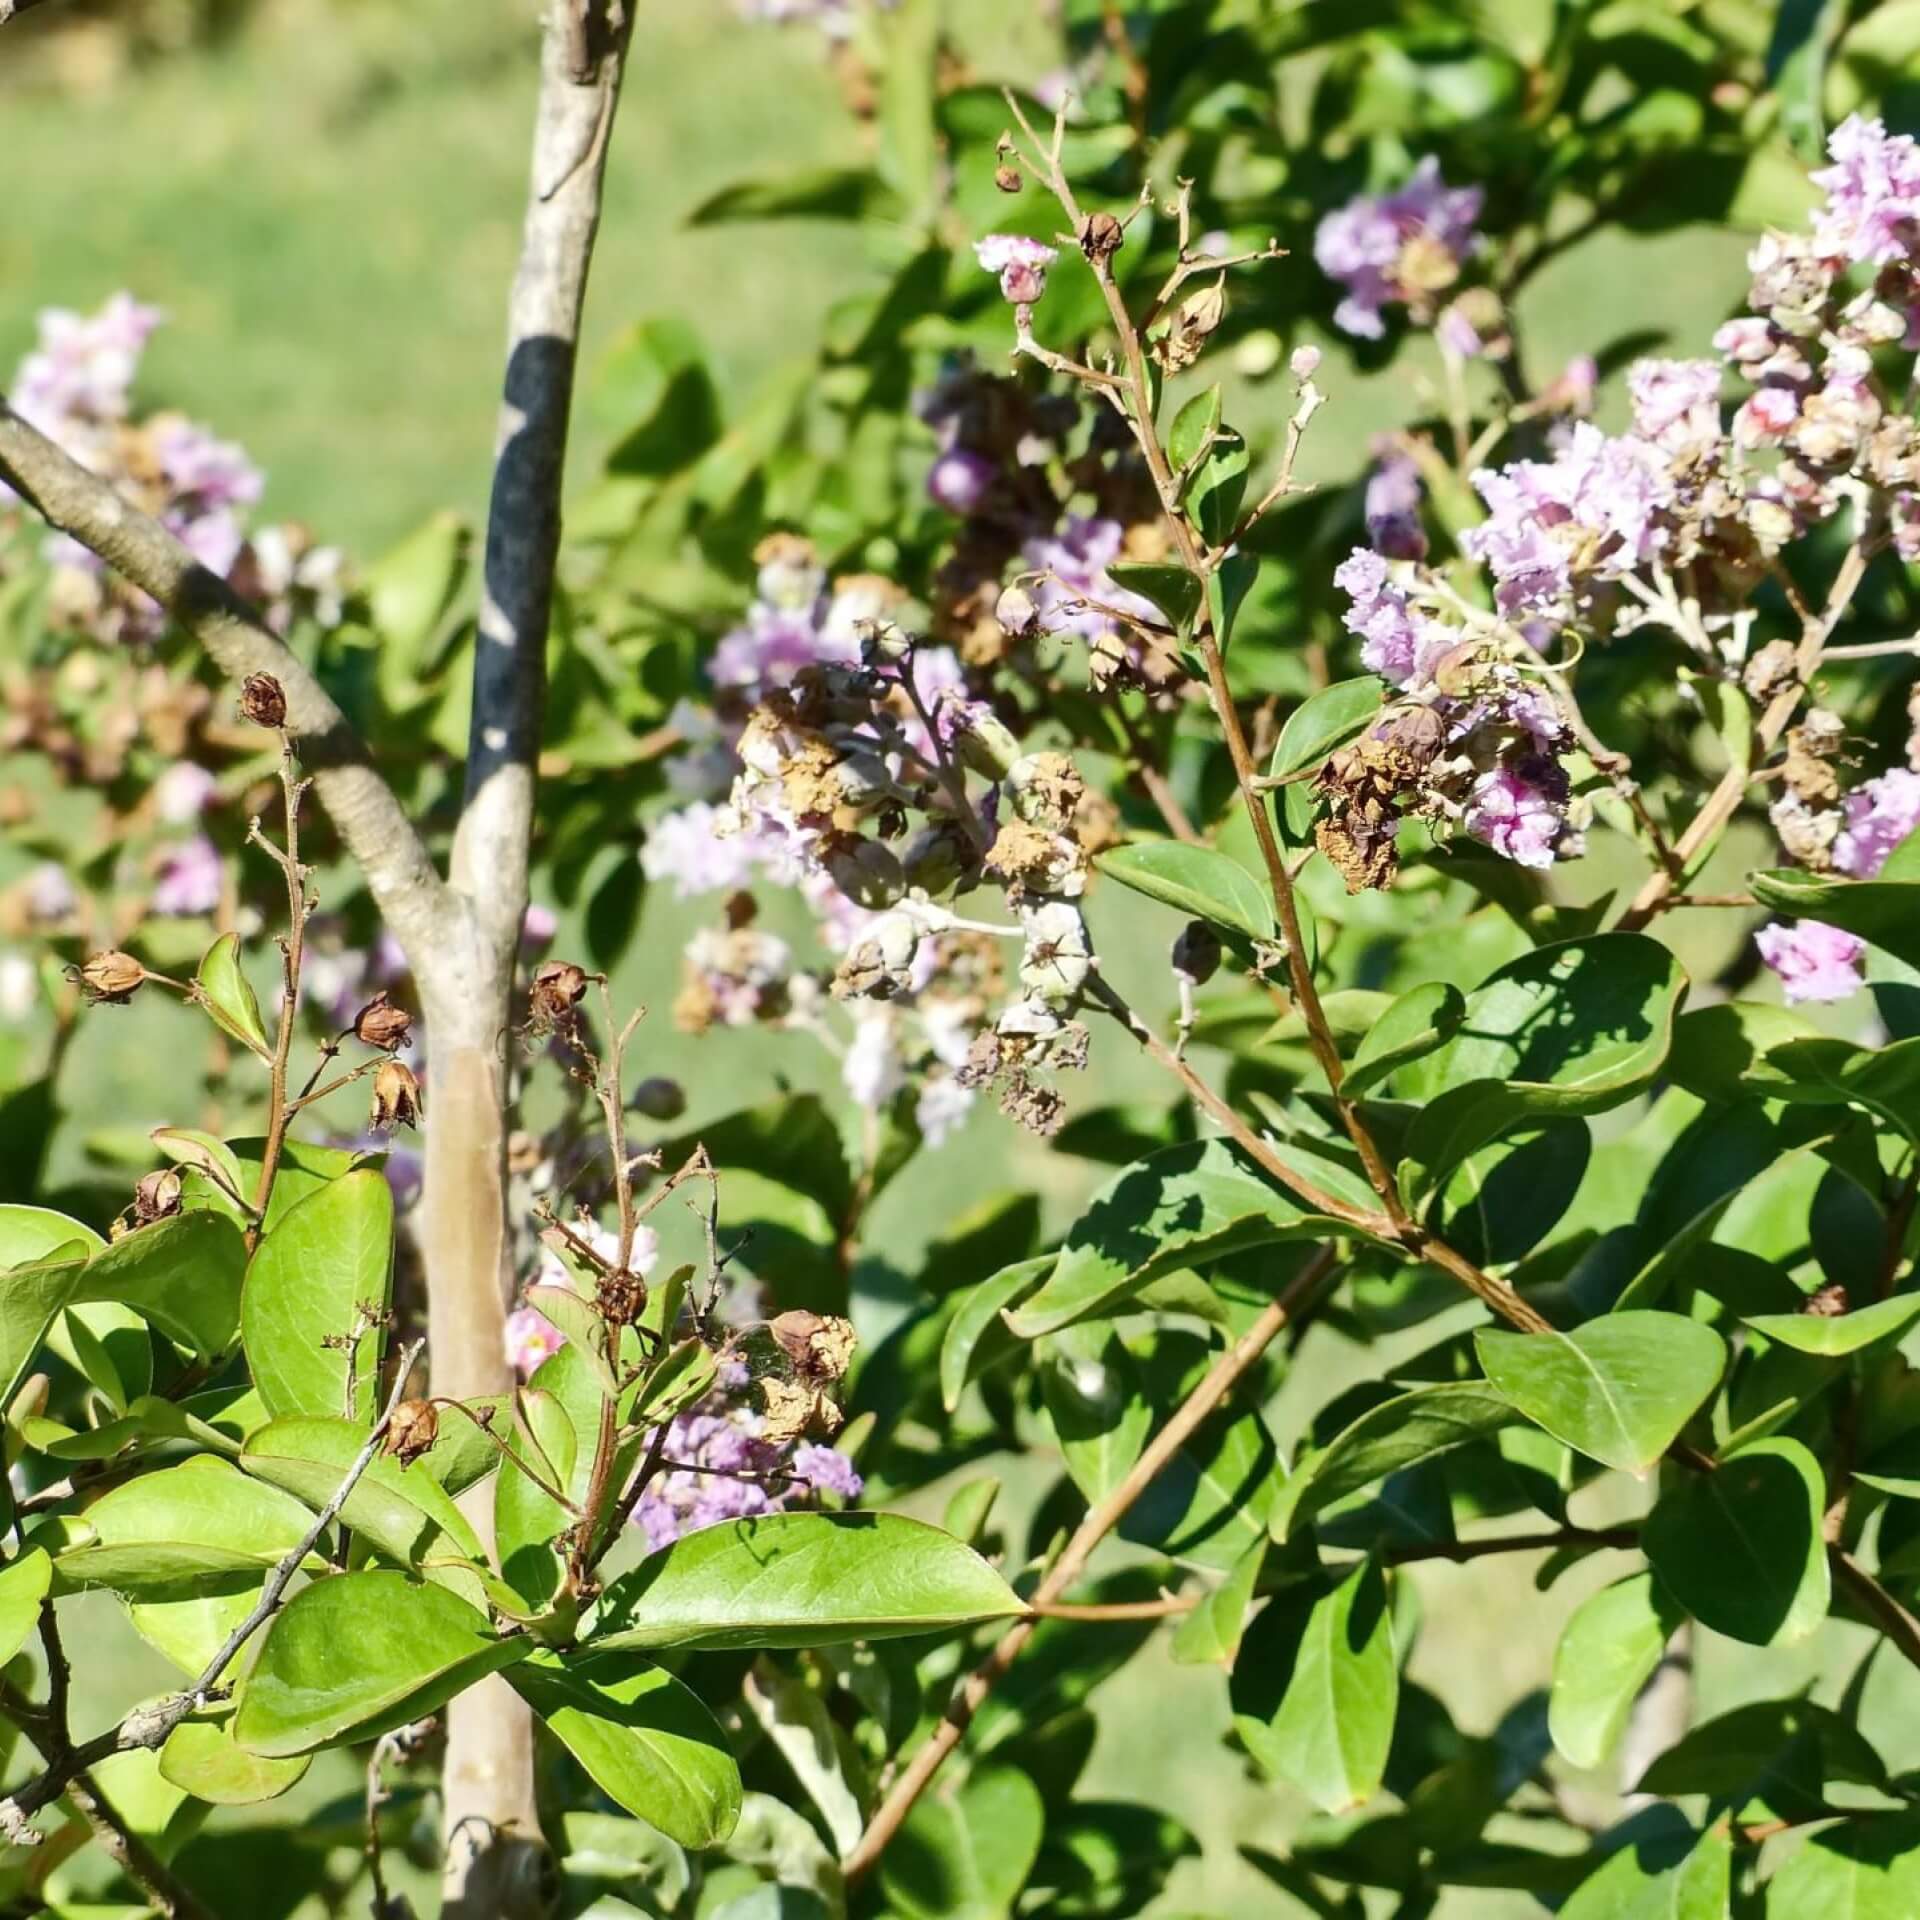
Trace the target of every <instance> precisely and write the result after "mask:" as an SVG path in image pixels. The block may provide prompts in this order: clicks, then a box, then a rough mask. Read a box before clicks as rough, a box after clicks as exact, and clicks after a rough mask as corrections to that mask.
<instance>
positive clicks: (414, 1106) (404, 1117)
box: [367, 1060, 420, 1133]
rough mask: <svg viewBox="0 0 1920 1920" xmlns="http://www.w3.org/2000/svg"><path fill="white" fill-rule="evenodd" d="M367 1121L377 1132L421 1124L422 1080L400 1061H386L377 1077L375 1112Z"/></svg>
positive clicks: (382, 1063)
mask: <svg viewBox="0 0 1920 1920" xmlns="http://www.w3.org/2000/svg"><path fill="white" fill-rule="evenodd" d="M367 1124H368V1125H369V1126H370V1127H372V1129H373V1131H374V1132H375V1133H391V1132H392V1131H393V1130H394V1128H395V1127H417V1126H418V1125H419V1124H420V1082H419V1081H418V1080H416V1079H415V1078H414V1077H413V1069H412V1068H411V1067H408V1066H406V1065H404V1064H403V1063H402V1062H401V1061H398V1060H382V1061H381V1062H380V1066H379V1069H378V1071H377V1072H376V1073H375V1074H374V1076H373V1112H372V1114H371V1116H370V1117H369V1119H368V1122H367Z"/></svg>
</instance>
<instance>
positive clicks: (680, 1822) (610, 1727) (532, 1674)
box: [507, 1649, 741, 1847]
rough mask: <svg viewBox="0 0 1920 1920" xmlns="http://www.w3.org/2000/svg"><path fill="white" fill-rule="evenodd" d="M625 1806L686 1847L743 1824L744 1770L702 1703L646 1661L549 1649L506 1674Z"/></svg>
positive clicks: (711, 1841)
mask: <svg viewBox="0 0 1920 1920" xmlns="http://www.w3.org/2000/svg"><path fill="white" fill-rule="evenodd" d="M507 1677H508V1679H509V1680H510V1681H511V1682H512V1684H513V1686H514V1687H515V1688H516V1689H517V1690H518V1692H519V1693H520V1695H521V1697H522V1698H523V1699H524V1700H525V1701H526V1702H527V1704H528V1705H529V1706H530V1707H532V1709H533V1710H534V1712H535V1713H537V1714H538V1715H539V1716H540V1718H541V1719H542V1720H544V1721H545V1722H546V1723H547V1725H548V1726H549V1727H550V1728H551V1729H552V1730H553V1733H554V1735H555V1737H556V1738H557V1739H558V1740H559V1741H560V1743H561V1744H562V1745H563V1746H564V1747H565V1748H566V1749H567V1751H568V1752H569V1753H571V1754H572V1755H573V1757H574V1758H575V1759H576V1760H578V1761H579V1762H580V1764H581V1765H582V1766H583V1767H584V1768H585V1769H586V1770H587V1772H588V1774H589V1775H590V1776H591V1777H592V1779H593V1782H594V1784H595V1785H596V1786H598V1787H599V1788H600V1789H601V1790H602V1791H603V1792H604V1793H606V1794H607V1795H608V1796H609V1798H611V1799H612V1800H613V1801H614V1802H615V1803H616V1804H617V1805H619V1806H622V1807H624V1808H625V1809H626V1810H627V1812H629V1813H631V1814H637V1815H638V1816H639V1818H641V1819H642V1820H645V1821H646V1822H647V1823H648V1824H649V1825H650V1826H654V1827H658V1828H659V1830H660V1831H661V1832H662V1833H664V1834H665V1835H666V1836H667V1838H668V1839H669V1840H677V1841H678V1842H679V1843H680V1844H681V1845H682V1846H683V1847H716V1846H719V1845H720V1844H721V1842H722V1841H724V1840H725V1839H726V1838H727V1836H728V1835H729V1834H730V1833H732V1831H733V1826H734V1822H735V1821H736V1820H737V1819H738V1818H739V1817H740V1792H741V1789H740V1769H739V1768H738V1767H737V1766H736V1765H735V1764H734V1759H733V1755H732V1754H731V1753H730V1752H729V1751H728V1750H727V1741H726V1736H725V1735H724V1734H723V1733H722V1732H721V1731H720V1729H719V1727H718V1726H717V1725H716V1724H715V1722H714V1718H713V1715H712V1714H710V1713H709V1712H708V1711H707V1710H706V1708H705V1707H704V1706H702V1705H701V1703H700V1700H699V1698H698V1696H697V1695H695V1694H694V1693H693V1692H692V1691H691V1690H690V1689H689V1688H687V1687H685V1686H683V1685H682V1684H681V1682H679V1681H678V1680H676V1679H675V1678H674V1677H673V1676H672V1675H671V1674H670V1673H667V1672H666V1671H665V1670H664V1669H662V1668H660V1667H656V1666H654V1665H652V1664H651V1663H650V1662H648V1661H645V1660H639V1659H635V1658H633V1657H631V1656H629V1655H622V1654H618V1653H609V1652H606V1651H604V1650H603V1651H594V1650H591V1649H589V1650H586V1651H582V1652H576V1653H570V1654H568V1655H566V1656H565V1658H564V1659H563V1658H562V1657H561V1656H560V1655H558V1654H555V1653H551V1652H548V1651H545V1650H544V1649H543V1650H542V1651H540V1652H538V1653H536V1654H534V1655H533V1657H532V1658H530V1659H528V1660H525V1661H522V1662H521V1663H520V1664H519V1665H517V1666H516V1667H515V1668H514V1669H513V1671H512V1672H511V1673H510V1674H509V1675H508V1676H507Z"/></svg>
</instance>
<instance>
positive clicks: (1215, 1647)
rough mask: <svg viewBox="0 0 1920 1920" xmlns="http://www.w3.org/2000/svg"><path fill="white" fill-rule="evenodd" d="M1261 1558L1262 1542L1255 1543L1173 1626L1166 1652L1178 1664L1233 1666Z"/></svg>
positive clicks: (1250, 1604) (1243, 1630)
mask: <svg viewBox="0 0 1920 1920" xmlns="http://www.w3.org/2000/svg"><path fill="white" fill-rule="evenodd" d="M1265 1559H1266V1546H1265V1542H1264V1541H1261V1542H1256V1543H1255V1544H1254V1545H1253V1546H1251V1547H1249V1548H1248V1549H1247V1550H1246V1552H1244V1553H1243V1554H1242V1555H1241V1556H1240V1558H1239V1559H1238V1560H1236V1561H1235V1562H1234V1563H1233V1565H1232V1566H1231V1567H1229V1568H1228V1569H1227V1577H1226V1578H1225V1579H1224V1580H1222V1581H1221V1582H1220V1584H1219V1585H1218V1586H1217V1587H1212V1588H1210V1589H1209V1590H1208V1591H1207V1593H1206V1595H1205V1596H1204V1597H1203V1598H1202V1600H1201V1602H1200V1604H1199V1605H1198V1606H1197V1607H1195V1608H1194V1609H1193V1611H1192V1612H1191V1613H1189V1614H1188V1615H1187V1616H1186V1618H1185V1619H1183V1620H1182V1621H1181V1622H1180V1624H1179V1625H1178V1626H1177V1627H1175V1628H1174V1630H1173V1640H1172V1643H1171V1645H1170V1647H1169V1651H1170V1652H1171V1653H1172V1655H1173V1657H1174V1659H1175V1661H1176V1662H1178V1663H1179V1664H1180V1665H1182V1666H1217V1667H1227V1668H1231V1667H1232V1666H1233V1663H1234V1659H1235V1656H1236V1655H1237V1654H1238V1653H1239V1651H1240V1640H1241V1636H1242V1635H1243V1634H1244V1633H1245V1632H1246V1626H1247V1614H1248V1613H1249V1611H1250V1610H1251V1609H1252V1606H1253V1589H1254V1584H1255V1582H1256V1581H1258V1579H1259V1578H1260V1568H1261V1566H1262V1564H1263V1563H1264V1561H1265Z"/></svg>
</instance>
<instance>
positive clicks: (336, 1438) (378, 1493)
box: [240, 1414, 486, 1602]
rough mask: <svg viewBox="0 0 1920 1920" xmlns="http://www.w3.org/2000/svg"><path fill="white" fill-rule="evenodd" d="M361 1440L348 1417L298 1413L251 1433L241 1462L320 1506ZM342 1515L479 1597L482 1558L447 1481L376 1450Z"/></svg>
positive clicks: (382, 1544) (408, 1562)
mask: <svg viewBox="0 0 1920 1920" xmlns="http://www.w3.org/2000/svg"><path fill="white" fill-rule="evenodd" d="M365 1442H366V1435H365V1434H364V1433H363V1432H362V1431H361V1430H360V1428H358V1427H357V1426H355V1425H354V1424H353V1423H352V1422H351V1421H349V1420H340V1419H334V1420H328V1419H323V1418H321V1417H320V1416H319V1415H317V1414H296V1415H294V1416H292V1417H291V1418H288V1419H285V1420H270V1421H269V1422H268V1423H267V1424H266V1425H265V1426H264V1427H259V1428H256V1429H255V1430H254V1431H253V1432H252V1433H250V1434H249V1435H248V1436H247V1443H246V1448H245V1451H244V1452H242V1454H241V1456H240V1465H241V1468H242V1470H243V1471H244V1472H246V1473H249V1474H251V1475H252V1476H253V1477H254V1478H255V1479H257V1480H264V1481H266V1482H267V1484H268V1485H270V1486H275V1487H279V1488H280V1489H282V1491H284V1492H286V1493H290V1494H292V1495H293V1496H294V1497H295V1498H296V1499H297V1500H299V1501H301V1502H302V1503H303V1504H304V1505H306V1506H308V1507H310V1508H312V1510H313V1511H314V1512H316V1513H318V1512H319V1511H320V1509H321V1508H322V1507H324V1506H325V1505H326V1504H327V1502H328V1501H329V1500H331V1499H332V1498H333V1496H334V1494H335V1493H336V1492H338V1491H339V1487H340V1483H341V1482H342V1481H343V1480H344V1479H345V1478H346V1476H347V1471H348V1469H349V1468H350V1467H351V1466H352V1464H353V1462H354V1459H355V1458H356V1456H357V1455H358V1454H359V1452H360V1449H361V1447H362V1446H363V1445H364V1444H365ZM340 1518H341V1520H342V1521H343V1522H344V1523H345V1524H346V1525H347V1526H348V1527H350V1528H352V1530H353V1531H354V1533H356V1534H358V1535H360V1536H362V1537H363V1538H364V1539H365V1540H366V1541H367V1542H368V1543H369V1544H370V1545H372V1546H375V1547H377V1548H378V1549H379V1550H380V1551H381V1552H382V1553H384V1554H386V1555H387V1556H388V1557H389V1558H390V1559H393V1560H397V1561H399V1563H400V1564H401V1565H402V1566H404V1567H411V1568H422V1567H425V1568H427V1569H428V1576H427V1577H428V1578H429V1579H433V1578H436V1577H439V1578H441V1580H442V1584H444V1585H449V1586H452V1587H453V1588H454V1590H455V1591H456V1592H459V1593H461V1594H462V1595H463V1596H464V1597H465V1598H467V1599H469V1600H473V1601H476V1602H477V1601H478V1600H479V1598H480V1593H479V1589H478V1587H477V1585H476V1584H475V1582H474V1581H473V1579H472V1576H471V1571H470V1565H484V1563H485V1560H486V1555H485V1553H484V1551H483V1550H482V1548H481V1545H480V1540H479V1537H478V1535H476V1534H475V1532H474V1530H473V1525H472V1523H471V1522H470V1521H469V1520H468V1519H467V1517H466V1515H465V1514H463V1513H462V1512H461V1511H460V1509H459V1508H458V1507H457V1506H455V1505H454V1503H453V1501H452V1499H451V1498H450V1497H449V1496H448V1494H447V1492H446V1490H445V1488H443V1487H442V1486H441V1485H440V1483H439V1482H438V1481H437V1480H435V1479H433V1478H432V1477H431V1476H430V1475H428V1474H427V1473H424V1472H423V1471H422V1470H421V1468H420V1467H419V1465H418V1464H415V1465H413V1466H407V1467H403V1466H402V1465H401V1464H400V1463H399V1461H397V1460H395V1459H394V1458H393V1457H392V1455H390V1454H386V1453H377V1454H375V1455H374V1457H373V1459H372V1460H371V1461H370V1462H369V1463H368V1465H367V1467H366V1469H365V1471H364V1472H362V1474H361V1475H360V1477H359V1479H358V1480H356V1481H355V1482H354V1488H353V1491H352V1492H351V1493H350V1494H348V1496H347V1501H346V1505H345V1506H344V1507H342V1508H341V1510H340Z"/></svg>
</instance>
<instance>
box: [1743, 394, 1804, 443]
mask: <svg viewBox="0 0 1920 1920" xmlns="http://www.w3.org/2000/svg"><path fill="white" fill-rule="evenodd" d="M1799 418H1800V396H1799V395H1798V394H1797V393H1795V392H1794V390H1793V389H1792V388H1791V387H1758V388H1756V389H1755V390H1754V391H1753V392H1752V393H1750V394H1749V395H1748V396H1747V398H1746V400H1745V402H1744V403H1743V404H1742V406H1741V408H1740V411H1739V412H1738V413H1736V414H1735V415H1734V416H1733V437H1734V440H1735V442H1736V444H1738V445H1740V446H1743V447H1777V446H1778V445H1779V444H1780V442H1781V441H1782V440H1784V439H1785V438H1786V437H1787V435H1788V434H1789V433H1790V432H1792V430H1793V426H1794V422H1795V421H1797V420H1798V419H1799Z"/></svg>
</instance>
